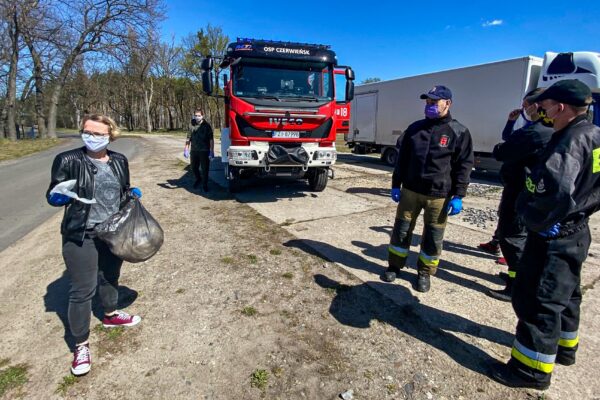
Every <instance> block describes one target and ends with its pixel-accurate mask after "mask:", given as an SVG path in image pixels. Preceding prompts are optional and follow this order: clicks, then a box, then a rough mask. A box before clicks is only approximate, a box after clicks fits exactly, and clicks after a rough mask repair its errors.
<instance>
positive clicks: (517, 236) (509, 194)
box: [488, 89, 554, 301]
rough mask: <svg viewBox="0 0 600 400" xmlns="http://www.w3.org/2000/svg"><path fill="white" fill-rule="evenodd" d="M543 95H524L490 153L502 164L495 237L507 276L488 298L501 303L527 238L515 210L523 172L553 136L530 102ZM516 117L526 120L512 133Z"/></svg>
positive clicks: (508, 294)
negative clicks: (518, 107) (519, 105)
mask: <svg viewBox="0 0 600 400" xmlns="http://www.w3.org/2000/svg"><path fill="white" fill-rule="evenodd" d="M542 91H543V89H535V90H532V91H531V92H529V93H527V95H526V96H525V98H524V99H523V103H522V108H521V109H520V110H514V111H512V112H511V113H510V115H509V118H508V121H507V122H506V127H505V128H504V131H503V132H502V139H503V140H504V142H502V143H498V144H497V145H496V146H495V147H494V151H493V153H492V154H493V155H494V157H495V158H496V160H498V161H501V162H502V168H501V169H500V177H501V179H502V184H503V185H504V190H503V191H502V199H501V200H500V206H499V207H498V226H497V229H496V236H497V238H498V241H499V244H500V248H501V249H502V255H503V256H504V258H505V259H506V264H507V265H508V275H507V277H506V287H505V288H503V289H502V290H490V291H489V292H488V294H489V295H490V296H491V297H493V298H496V299H498V300H502V301H510V299H511V294H512V288H513V283H514V280H515V277H516V274H517V265H518V263H519V260H520V258H521V256H522V254H523V248H524V247H525V239H526V238H527V229H526V228H525V225H523V222H522V221H521V219H520V218H519V217H518V215H517V212H516V209H515V207H516V201H517V197H518V196H519V193H521V191H522V190H523V189H525V170H526V168H533V167H534V165H536V164H537V162H538V158H539V155H540V152H541V151H542V149H543V148H544V147H545V146H546V144H547V143H548V141H550V137H551V136H552V133H553V132H554V131H553V129H552V128H551V125H549V124H548V123H547V122H544V120H543V119H542V118H541V117H540V116H539V114H538V105H537V103H535V102H534V101H533V99H534V98H535V96H538V95H539V94H541V92H542ZM519 115H520V116H521V117H522V118H523V119H524V120H525V124H524V125H523V127H521V128H520V129H516V130H514V126H515V123H516V121H517V119H518V117H519Z"/></svg>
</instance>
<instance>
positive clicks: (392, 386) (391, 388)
mask: <svg viewBox="0 0 600 400" xmlns="http://www.w3.org/2000/svg"><path fill="white" fill-rule="evenodd" d="M385 388H386V389H387V392H388V394H390V395H391V394H394V393H396V392H397V391H398V385H396V384H395V383H388V384H387V385H385Z"/></svg>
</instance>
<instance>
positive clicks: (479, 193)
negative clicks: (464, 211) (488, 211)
mask: <svg viewBox="0 0 600 400" xmlns="http://www.w3.org/2000/svg"><path fill="white" fill-rule="evenodd" d="M467 195H468V196H476V197H492V198H496V197H497V198H500V196H501V195H502V186H498V185H487V184H485V183H470V184H469V187H468V188H467Z"/></svg>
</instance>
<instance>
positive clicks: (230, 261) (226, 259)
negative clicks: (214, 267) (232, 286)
mask: <svg viewBox="0 0 600 400" xmlns="http://www.w3.org/2000/svg"><path fill="white" fill-rule="evenodd" d="M221 262H222V263H223V264H229V265H231V264H233V263H234V262H235V259H234V258H233V257H223V258H221Z"/></svg>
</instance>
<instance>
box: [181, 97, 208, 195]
mask: <svg viewBox="0 0 600 400" xmlns="http://www.w3.org/2000/svg"><path fill="white" fill-rule="evenodd" d="M191 124H192V129H190V132H189V133H188V135H187V140H186V142H185V148H184V150H183V152H184V155H189V157H190V167H191V169H192V172H193V173H194V176H195V178H196V181H195V182H194V188H198V187H199V186H200V185H202V188H203V189H204V191H205V192H208V172H209V168H210V160H211V159H212V158H213V157H214V147H215V142H214V138H213V130H212V127H211V126H210V124H209V123H208V122H206V120H205V119H204V113H203V112H202V109H199V108H198V109H196V111H194V116H193V117H192V121H191ZM190 146H191V150H190Z"/></svg>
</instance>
